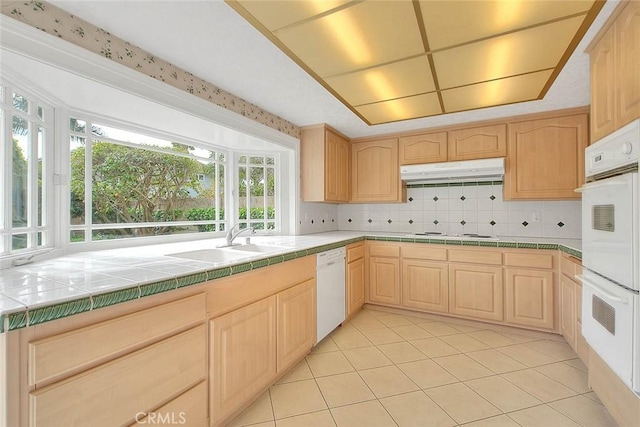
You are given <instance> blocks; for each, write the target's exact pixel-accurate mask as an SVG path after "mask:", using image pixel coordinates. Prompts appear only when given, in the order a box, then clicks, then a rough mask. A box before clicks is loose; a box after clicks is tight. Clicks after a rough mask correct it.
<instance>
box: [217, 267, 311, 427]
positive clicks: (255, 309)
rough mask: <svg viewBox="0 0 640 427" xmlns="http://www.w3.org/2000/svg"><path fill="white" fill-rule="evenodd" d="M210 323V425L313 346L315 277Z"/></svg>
mask: <svg viewBox="0 0 640 427" xmlns="http://www.w3.org/2000/svg"><path fill="white" fill-rule="evenodd" d="M210 323H211V324H210V334H211V338H210V341H209V342H210V349H209V354H210V357H211V362H210V374H209V375H210V378H211V381H210V384H211V385H210V388H211V393H210V399H211V405H210V408H211V419H212V420H213V425H214V426H219V425H223V423H224V422H227V421H229V418H230V417H231V416H233V415H234V414H235V413H237V412H238V410H239V409H241V408H242V407H243V406H245V405H246V404H247V403H248V402H250V401H251V400H252V399H254V398H255V397H256V396H257V395H258V394H259V393H260V392H261V391H262V390H264V389H266V388H267V387H268V386H269V385H271V383H272V382H273V381H274V380H275V379H276V378H277V376H278V374H280V373H282V372H284V371H286V370H287V369H288V368H290V367H291V366H292V365H293V364H294V363H296V362H297V361H299V360H300V359H301V358H302V357H304V356H305V355H306V354H308V353H309V352H310V351H311V348H312V347H313V345H314V344H315V342H316V281H315V278H313V279H308V280H306V281H304V282H302V283H300V284H298V285H295V286H292V287H290V288H288V289H285V290H283V291H280V292H278V293H277V294H275V295H272V296H270V297H268V298H265V299H262V300H260V301H257V302H254V303H253V304H249V305H247V306H245V307H242V308H239V309H236V310H234V311H232V312H230V313H227V314H225V315H222V316H220V317H217V318H215V319H213V320H211V321H210Z"/></svg>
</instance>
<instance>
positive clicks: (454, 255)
mask: <svg viewBox="0 0 640 427" xmlns="http://www.w3.org/2000/svg"><path fill="white" fill-rule="evenodd" d="M449 261H451V262H468V263H473V264H491V265H502V252H500V251H491V250H468V249H466V250H465V249H449Z"/></svg>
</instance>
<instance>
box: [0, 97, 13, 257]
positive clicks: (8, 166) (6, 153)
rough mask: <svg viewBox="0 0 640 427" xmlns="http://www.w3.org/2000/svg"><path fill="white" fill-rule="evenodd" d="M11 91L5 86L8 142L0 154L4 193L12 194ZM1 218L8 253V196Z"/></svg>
mask: <svg viewBox="0 0 640 427" xmlns="http://www.w3.org/2000/svg"><path fill="white" fill-rule="evenodd" d="M9 93H11V90H10V89H9V88H7V87H5V93H4V98H5V99H4V104H3V107H5V108H3V112H2V119H3V120H2V138H3V140H4V141H5V142H6V144H3V148H4V150H3V153H2V155H0V157H1V158H2V163H3V166H4V170H5V173H4V174H3V175H2V178H1V179H2V189H3V194H6V195H11V194H12V189H11V181H12V179H13V156H12V153H13V132H12V125H11V121H12V119H13V118H12V115H11V109H10V108H8V105H9V102H8V100H7V99H8V98H9ZM0 220H1V221H2V223H1V226H2V229H3V230H4V238H3V239H2V241H3V242H2V243H3V244H2V253H5V254H8V253H10V250H11V228H12V225H13V224H12V223H11V203H10V202H9V200H8V199H7V198H5V199H4V203H3V209H2V213H0Z"/></svg>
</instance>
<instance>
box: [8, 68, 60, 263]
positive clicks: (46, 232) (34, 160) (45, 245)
mask: <svg viewBox="0 0 640 427" xmlns="http://www.w3.org/2000/svg"><path fill="white" fill-rule="evenodd" d="M0 86H1V87H2V98H1V100H0V105H1V109H2V115H1V120H0V131H1V132H2V138H3V139H4V140H5V141H7V143H6V144H3V147H2V148H3V150H0V151H1V152H0V165H2V168H3V170H4V171H5V173H3V174H2V176H0V188H2V191H3V194H4V195H3V208H2V209H0V259H13V258H16V257H24V256H25V255H26V256H28V255H31V254H34V253H40V252H42V251H45V252H48V251H50V250H52V249H53V248H55V247H56V244H57V238H56V233H55V232H56V228H57V224H56V215H55V213H56V210H55V207H54V206H55V204H54V199H55V198H54V169H55V155H54V153H55V144H56V118H57V115H56V108H55V103H54V102H51V100H50V99H47V96H46V95H44V94H41V93H38V91H37V90H33V88H31V87H28V86H27V85H21V84H16V83H14V82H13V81H11V80H9V79H8V78H6V76H5V77H4V78H3V79H2V80H1V81H0ZM14 92H15V93H17V94H19V95H21V96H23V97H25V98H27V100H28V102H29V108H28V111H27V112H23V111H20V110H17V109H15V108H14V107H13V93H14ZM38 107H42V109H43V111H42V113H43V118H42V119H40V118H39V117H38V113H37V108H38ZM14 115H18V116H20V117H22V118H23V119H25V120H27V122H28V127H29V136H28V138H29V141H28V144H29V146H28V153H27V162H28V163H27V164H28V177H27V185H28V187H29V190H28V193H27V194H28V196H27V197H28V202H27V204H28V214H27V225H26V226H25V227H16V226H14V225H13V213H12V210H13V187H12V180H13V124H12V121H13V116H14ZM40 128H42V129H44V141H43V142H42V145H41V149H42V151H43V152H42V176H41V179H42V201H41V203H39V201H38V194H39V191H38V180H39V173H38V156H37V154H36V155H32V152H33V151H35V152H36V153H37V150H38V145H39V144H38V134H39V129H40ZM38 208H40V212H41V215H38ZM39 219H41V222H42V224H41V225H38V222H39ZM40 233H42V234H41V236H42V244H38V235H39V234H40ZM16 234H27V246H26V247H25V248H19V249H13V236H14V235H16Z"/></svg>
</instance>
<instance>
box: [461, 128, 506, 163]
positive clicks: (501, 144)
mask: <svg viewBox="0 0 640 427" xmlns="http://www.w3.org/2000/svg"><path fill="white" fill-rule="evenodd" d="M448 140H449V160H471V159H487V158H491V157H504V156H506V155H507V125H504V124H499V125H491V126H482V127H477V128H472V129H460V130H452V131H449V138H448Z"/></svg>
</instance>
